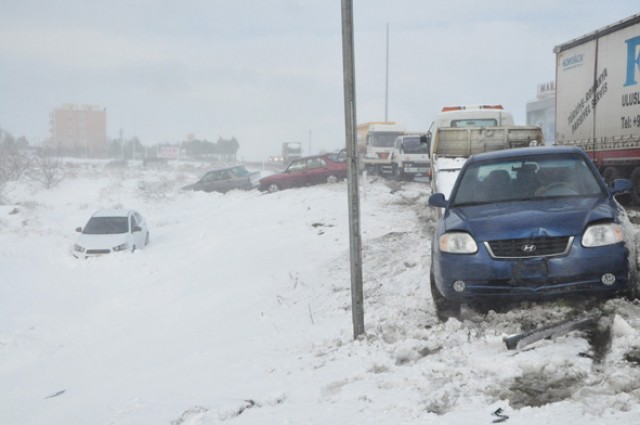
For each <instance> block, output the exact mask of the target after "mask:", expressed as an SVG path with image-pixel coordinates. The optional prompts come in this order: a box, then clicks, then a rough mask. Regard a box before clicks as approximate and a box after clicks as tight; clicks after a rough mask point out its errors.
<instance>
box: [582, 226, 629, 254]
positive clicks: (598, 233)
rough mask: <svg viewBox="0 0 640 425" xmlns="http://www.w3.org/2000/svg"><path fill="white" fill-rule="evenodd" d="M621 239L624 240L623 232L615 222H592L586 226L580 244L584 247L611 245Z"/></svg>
mask: <svg viewBox="0 0 640 425" xmlns="http://www.w3.org/2000/svg"><path fill="white" fill-rule="evenodd" d="M622 241H624V232H623V231H622V227H621V226H620V225H619V224H616V223H601V224H594V225H592V226H589V227H587V230H585V231H584V234H583V235H582V246H584V247H586V248H593V247H596V246H604V245H613V244H616V243H618V242H622Z"/></svg>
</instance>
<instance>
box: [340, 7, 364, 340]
mask: <svg viewBox="0 0 640 425" xmlns="http://www.w3.org/2000/svg"><path fill="white" fill-rule="evenodd" d="M353 50H354V49H353V1H352V0H342V63H343V77H344V117H345V131H346V148H347V164H348V170H347V177H348V185H349V198H348V199H349V241H350V254H351V315H352V318H353V337H354V339H355V338H357V337H359V336H360V335H363V334H364V309H363V305H362V304H363V298H364V297H363V291H362V243H361V239H360V199H359V198H358V157H357V152H358V151H357V146H356V122H357V120H356V104H355V99H356V91H355V69H354V51H353Z"/></svg>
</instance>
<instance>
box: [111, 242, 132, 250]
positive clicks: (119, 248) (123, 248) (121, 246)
mask: <svg viewBox="0 0 640 425" xmlns="http://www.w3.org/2000/svg"><path fill="white" fill-rule="evenodd" d="M127 248H129V244H128V243H123V244H122V245H118V246H115V247H113V250H114V251H124V250H125V249H127Z"/></svg>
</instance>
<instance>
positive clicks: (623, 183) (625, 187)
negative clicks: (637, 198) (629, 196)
mask: <svg viewBox="0 0 640 425" xmlns="http://www.w3.org/2000/svg"><path fill="white" fill-rule="evenodd" d="M609 190H610V191H611V194H613V195H615V194H616V193H625V192H631V191H632V190H633V183H631V180H627V179H615V180H614V181H613V185H611V187H610V189H609Z"/></svg>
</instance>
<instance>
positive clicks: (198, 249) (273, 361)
mask: <svg viewBox="0 0 640 425" xmlns="http://www.w3.org/2000/svg"><path fill="white" fill-rule="evenodd" d="M67 167H68V170H67V171H68V176H67V178H66V179H65V180H64V181H63V182H62V183H61V184H60V185H59V186H57V187H55V188H53V189H51V190H48V191H46V190H44V189H42V188H40V187H37V186H35V185H34V184H33V183H28V182H24V183H20V184H17V185H16V186H15V187H13V189H12V190H11V192H10V193H9V195H8V198H9V199H10V200H11V204H10V205H0V311H1V312H2V317H3V320H2V321H1V322H0V422H1V423H3V424H4V423H6V424H23V425H40V424H65V425H74V424H87V423H90V424H114V425H129V424H167V425H169V424H170V425H208V424H221V423H230V424H336V423H340V424H369V423H371V424H400V423H401V424H424V423H432V424H469V423H491V422H492V421H493V420H495V419H498V418H499V417H498V416H497V415H495V414H494V412H496V411H498V409H502V414H503V415H507V416H509V419H508V420H507V422H506V423H517V424H525V425H528V424H536V425H537V424H540V423H562V424H570V423H581V424H601V423H620V424H635V423H637V417H638V414H640V405H639V400H640V367H639V365H638V363H637V361H638V360H637V359H638V358H640V353H639V352H638V350H640V349H639V348H638V347H640V336H639V334H638V329H639V328H640V305H639V304H638V303H632V302H628V301H626V300H612V301H609V302H608V303H607V304H606V305H605V307H604V309H605V311H606V312H607V313H608V317H610V320H611V332H610V335H611V340H610V341H608V340H606V338H605V341H604V343H603V344H601V345H599V346H596V347H595V348H594V346H592V345H590V344H589V338H587V335H585V333H584V332H581V331H574V332H571V333H569V334H567V335H564V336H561V337H558V338H556V339H554V340H543V341H539V342H536V343H534V344H532V345H530V346H528V347H526V348H525V349H523V350H520V351H509V350H507V349H506V347H505V344H504V342H503V340H502V338H503V337H504V336H505V335H510V334H514V333H518V332H520V331H522V330H526V329H531V328H535V327H536V326H543V325H546V324H549V323H552V322H555V321H560V320H563V319H564V318H565V317H566V316H567V315H568V314H570V313H571V312H572V311H573V310H574V309H575V307H573V306H572V305H570V304H568V303H558V304H552V305H535V304H532V305H529V306H523V307H521V308H517V309H514V310H511V311H507V312H489V313H488V314H487V315H486V316H483V315H480V314H479V313H475V312H472V311H468V312H466V313H465V316H464V318H463V320H461V321H458V320H449V321H448V322H446V323H441V322H438V320H437V319H436V317H435V313H434V309H433V306H432V303H431V299H430V293H429V278H428V275H429V261H430V258H429V255H430V254H429V247H430V238H431V231H432V228H433V225H434V217H435V214H434V212H433V211H432V210H431V209H430V208H429V207H428V206H427V204H426V199H427V196H428V195H429V193H430V190H429V187H428V185H427V184H424V183H420V182H411V183H400V182H393V181H385V180H382V179H376V178H369V179H368V181H367V182H366V184H365V185H363V191H364V192H363V193H362V196H361V197H360V198H361V216H362V219H361V229H362V241H363V273H364V281H365V285H364V296H365V304H364V311H365V329H366V335H365V336H363V337H360V338H358V339H356V340H354V339H353V331H352V329H353V328H352V322H351V320H352V318H351V290H350V271H349V235H348V216H347V214H348V208H347V207H348V205H347V186H346V184H345V183H339V184H335V185H320V186H314V187H309V188H302V189H291V190H285V191H281V192H278V193H275V194H260V193H259V192H257V191H251V192H243V191H232V192H229V193H227V194H226V195H222V194H217V193H210V194H205V193H201V192H183V191H180V190H179V188H180V187H182V186H184V185H185V184H187V183H190V182H192V181H195V180H196V179H197V178H198V177H199V175H201V174H202V171H203V167H202V166H197V167H196V166H193V165H190V164H182V163H177V164H172V166H171V167H168V168H164V169H152V170H148V169H143V168H141V167H139V166H137V165H133V166H131V167H129V168H127V169H123V170H113V169H107V168H104V167H103V165H102V164H101V163H97V162H94V163H84V162H79V161H76V162H73V163H68V165H67ZM114 206H121V207H126V208H133V209H136V210H138V211H139V212H141V213H142V214H143V215H144V216H145V217H146V218H147V220H148V222H149V224H150V229H151V243H150V245H149V246H148V247H147V248H145V249H140V250H137V251H136V252H135V253H133V254H125V253H123V254H118V255H113V256H110V257H101V258H93V259H88V260H78V259H75V258H73V257H72V256H71V255H70V247H71V245H72V244H73V242H74V240H75V237H76V236H77V233H75V232H74V229H75V228H76V227H78V226H84V224H85V222H86V221H87V220H88V218H89V217H90V215H91V214H92V213H93V212H94V211H95V210H97V209H100V208H108V207H114ZM603 347H604V350H605V355H604V356H603V358H602V360H601V361H597V360H594V359H595V358H596V357H597V356H596V355H597V351H598V348H603ZM594 350H595V352H594ZM634 359H636V360H634Z"/></svg>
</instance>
